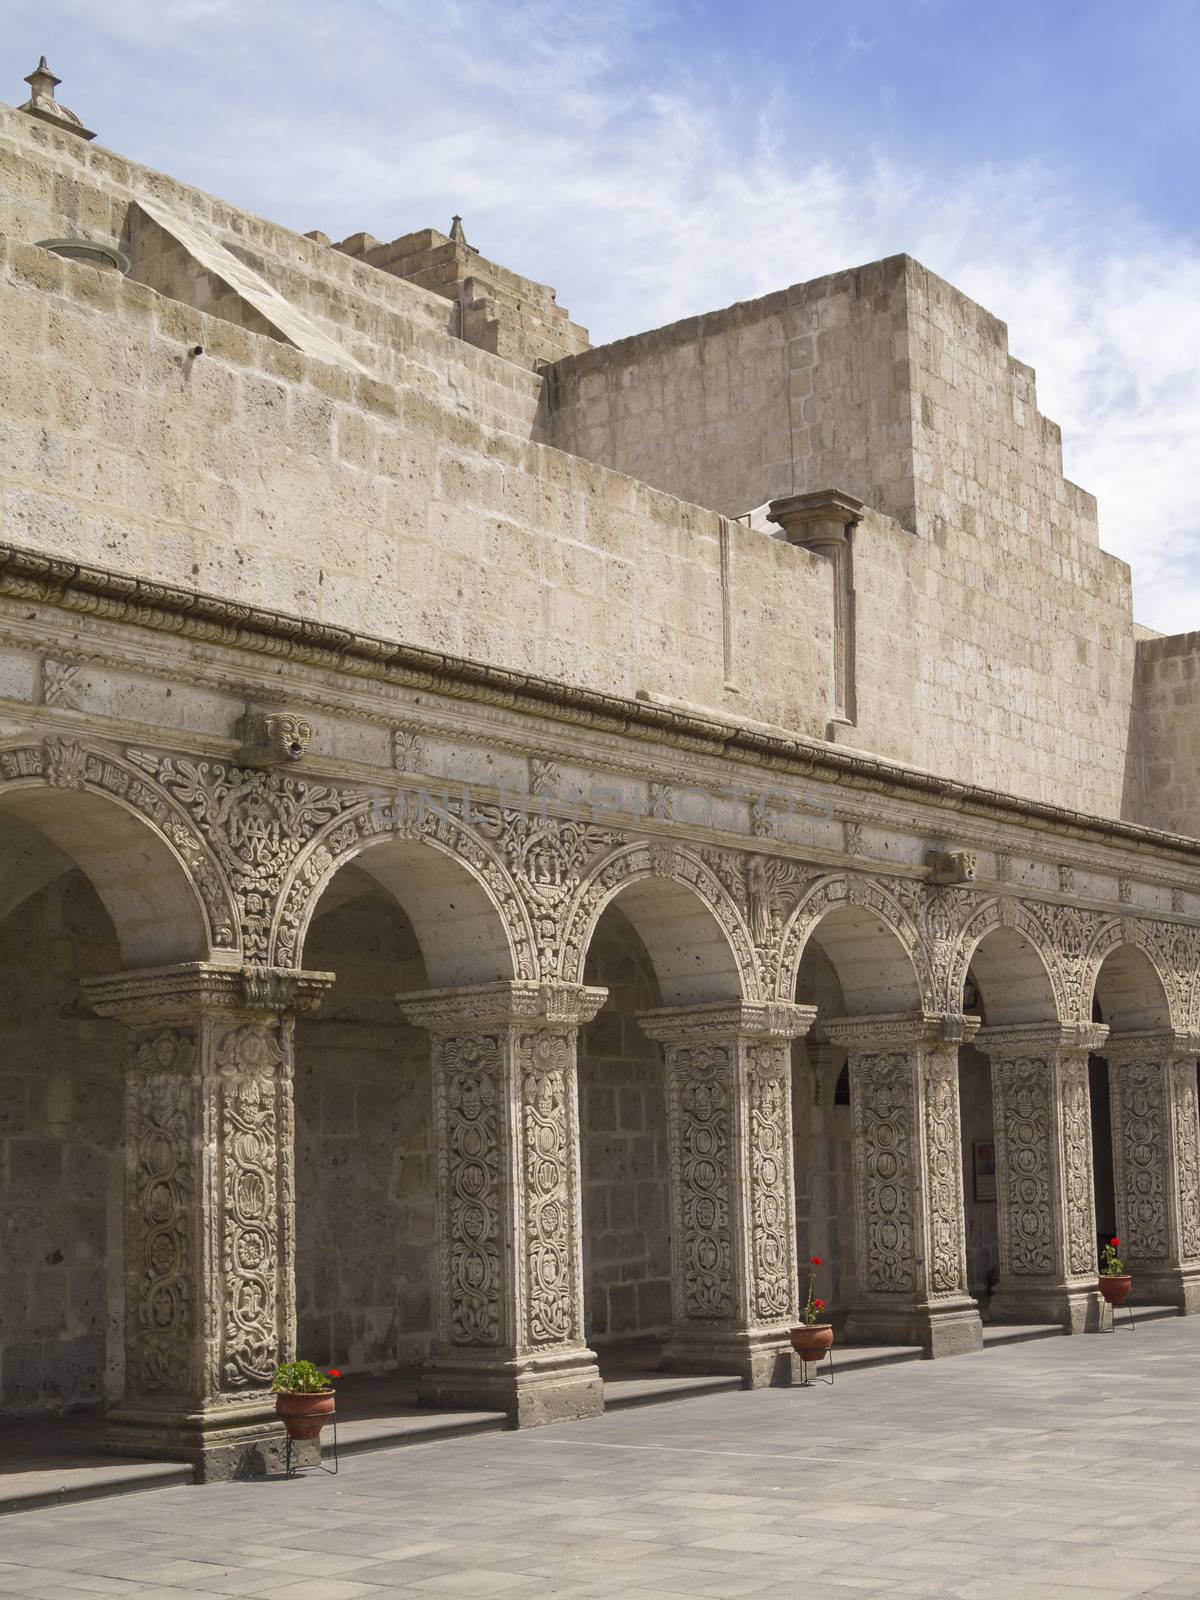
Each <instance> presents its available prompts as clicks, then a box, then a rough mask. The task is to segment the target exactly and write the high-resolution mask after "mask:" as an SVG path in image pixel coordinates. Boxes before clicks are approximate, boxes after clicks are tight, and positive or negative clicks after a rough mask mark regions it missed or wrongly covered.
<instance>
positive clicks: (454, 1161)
mask: <svg viewBox="0 0 1200 1600" xmlns="http://www.w3.org/2000/svg"><path fill="white" fill-rule="evenodd" d="M606 994H607V991H606V990H604V989H587V988H583V987H581V986H579V985H575V984H567V983H545V984H538V983H530V982H505V983H492V984H486V985H483V986H481V987H480V988H476V989H439V990H428V991H426V992H425V993H423V994H419V995H405V996H404V998H403V1000H402V1002H401V1004H402V1007H403V1010H404V1013H405V1015H406V1016H407V1017H408V1018H409V1019H410V1020H411V1021H413V1022H415V1023H416V1024H417V1025H418V1026H419V1027H422V1028H428V1030H429V1032H430V1034H431V1036H432V1051H433V1085H434V1129H435V1137H436V1141H437V1151H438V1260H439V1266H438V1275H439V1293H438V1322H437V1337H436V1341H435V1344H434V1346H433V1349H432V1351H431V1353H430V1358H429V1361H428V1363H427V1365H426V1368H425V1372H424V1374H423V1378H422V1386H421V1392H422V1399H423V1400H425V1401H426V1402H427V1403H429V1404H431V1405H454V1406H468V1407H475V1408H481V1409H488V1408H491V1409H496V1410H505V1411H507V1412H508V1413H509V1415H510V1416H511V1417H512V1418H513V1420H514V1421H515V1422H516V1424H517V1425H518V1426H519V1427H533V1426H536V1425H538V1424H540V1423H545V1422H566V1421H569V1420H571V1419H572V1418H574V1417H590V1416H595V1415H596V1414H598V1413H599V1412H601V1411H603V1409H604V1391H603V1386H602V1384H601V1381H600V1374H599V1371H598V1369H597V1367H596V1357H595V1355H594V1354H593V1353H592V1351H590V1350H589V1349H588V1347H587V1345H586V1344H585V1342H584V1334H583V1328H584V1320H583V1248H582V1232H581V1203H580V1169H579V1099H578V1090H577V1083H576V1034H577V1031H578V1029H579V1027H580V1026H581V1024H583V1023H585V1022H590V1021H591V1019H592V1018H593V1017H594V1016H595V1015H596V1013H597V1011H599V1009H600V1007H601V1006H602V1005H603V1003H604V1000H605V997H606Z"/></svg>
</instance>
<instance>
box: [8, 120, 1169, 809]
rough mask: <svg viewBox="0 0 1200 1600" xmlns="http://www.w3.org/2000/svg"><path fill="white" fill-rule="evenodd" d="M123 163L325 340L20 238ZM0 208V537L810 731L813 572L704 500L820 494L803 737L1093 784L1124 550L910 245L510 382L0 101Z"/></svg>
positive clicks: (285, 237)
mask: <svg viewBox="0 0 1200 1600" xmlns="http://www.w3.org/2000/svg"><path fill="white" fill-rule="evenodd" d="M139 195H141V196H142V197H143V198H144V199H145V200H146V201H147V203H148V204H151V205H153V207H154V208H155V213H156V215H159V216H164V215H165V216H167V217H168V221H169V216H170V215H171V214H175V215H178V216H179V217H182V218H184V219H185V220H186V221H187V222H188V224H189V226H194V227H200V228H203V229H206V230H208V232H210V233H211V235H212V237H213V238H214V239H215V240H217V241H218V243H219V244H220V246H221V247H222V248H223V249H227V250H229V251H231V252H232V253H233V254H234V255H236V256H237V257H238V259H239V261H242V262H244V263H245V264H246V266H247V268H248V270H252V271H254V272H255V273H258V274H259V275H260V276H261V277H262V279H263V281H264V283H266V284H267V285H268V287H269V288H271V289H272V291H274V292H277V293H278V294H280V295H282V296H284V297H286V299H287V300H288V301H289V302H290V303H292V304H294V305H295V306H296V307H298V308H299V309H301V310H302V311H303V312H304V313H305V315H306V316H308V317H311V318H313V319H315V322H316V323H319V325H320V328H321V330H322V333H323V336H324V337H327V338H328V339H329V340H330V341H332V342H333V343H334V344H336V343H337V342H338V341H340V343H341V345H342V346H343V347H344V348H345V350H346V353H347V363H346V364H342V363H341V362H340V361H338V360H336V359H334V360H319V359H317V358H316V357H315V356H313V355H311V354H305V353H304V352H303V351H302V350H300V349H298V348H296V347H295V346H294V345H292V344H288V343H285V342H283V341H282V340H281V339H278V338H273V337H270V336H268V335H266V334H264V333H261V332H259V333H256V332H253V331H250V329H249V328H247V327H246V326H239V325H237V323H236V321H231V320H228V318H227V317H214V316H208V315H204V314H202V313H200V312H198V311H196V310H194V309H192V308H189V307H188V306H187V305H185V304H183V303H181V302H180V301H178V300H175V299H172V298H168V297H166V296H165V295H161V294H156V293H154V292H152V291H151V290H149V289H148V288H147V287H146V286H145V285H142V284H139V283H137V282H134V281H129V280H122V279H120V278H119V277H118V276H117V275H116V274H114V273H106V272H102V271H99V270H97V269H95V268H92V267H89V266H85V265H81V264H78V263H72V262H63V261H61V260H59V259H58V258H56V257H53V256H50V255H48V254H47V253H46V252H45V251H41V250H38V249H37V248H36V246H35V244H34V243H33V242H32V241H36V240H37V239H38V238H44V237H49V236H54V235H61V234H63V233H65V232H68V231H71V230H72V229H80V230H85V231H89V232H94V234H95V235H96V236H97V237H103V238H112V239H116V240H123V239H126V235H127V233H128V232H129V229H130V224H129V218H130V213H131V207H132V206H133V204H134V202H135V201H136V199H137V197H138V196H139ZM0 221H2V222H3V224H4V226H5V227H6V228H8V229H9V230H12V231H13V232H14V237H12V238H10V240H9V241H8V242H7V243H6V244H5V245H4V246H3V257H4V259H3V264H2V266H3V270H2V273H0V318H2V319H3V322H4V327H5V330H6V346H7V350H6V353H7V355H8V360H7V361H6V363H5V365H4V368H3V370H0V419H2V420H0V429H2V430H3V431H2V439H0V442H2V446H3V448H2V450H0V490H2V499H0V538H5V539H9V540H11V541H12V542H13V543H15V544H21V545H31V546H33V547H34V548H36V549H40V550H44V551H46V552H48V553H53V554H56V555H60V556H63V557H65V558H67V559H75V560H79V561H83V562H95V563H96V564H98V565H105V566H110V567H115V568H118V569H121V570H124V571H128V572H131V573H132V572H136V573H139V574H142V575H145V576H148V577H151V578H153V579H155V580H158V581H162V582H165V583H170V584H175V585H178V586H180V587H183V588H195V589H200V590H206V591H210V592H214V593H216V594H218V595H223V596H227V597H230V598H234V599H237V600H245V601H249V602H250V603H254V604H258V605H263V606H266V607H268V608H270V609H272V610H279V611H284V612H289V613H293V614H297V615H300V616H305V617H312V618H315V619H318V620H321V621H325V622H329V623H334V624H336V625H338V626H342V627H346V628H350V629H353V630H356V631H361V632H366V633H370V634H375V635H379V636H382V637H385V638H390V639H396V640H403V641H405V642H408V643H412V644H415V645H420V646H425V647H428V648H431V649H434V650H439V651H445V652H447V653H451V654H454V655H456V656H465V657H469V658H475V659H481V660H487V661H488V662H490V663H492V664H494V665H497V666H500V667H504V668H509V669H513V670H515V671H518V672H520V671H530V672H535V673H537V674H539V675H542V676H544V677H547V678H551V679H554V680H558V681H561V682H563V683H565V684H573V685H580V686H586V687H588V688H592V689H599V690H602V691H604V692H608V693H613V694H618V695H624V696H633V695H638V694H642V695H659V696H664V697H666V698H668V699H673V700H676V701H683V702H686V703H687V704H689V705H693V706H699V707H703V708H706V709H709V710H711V711H713V712H716V713H718V714H720V715H723V716H726V717H729V718H731V719H734V720H757V721H763V722H767V723H772V724H776V725H780V726H783V727H785V728H787V729H789V730H791V731H794V732H796V733H799V734H802V735H809V736H813V737H817V738H824V737H826V736H827V733H828V730H829V726H830V723H829V718H830V713H831V710H832V706H831V694H830V682H831V676H832V669H831V663H832V653H833V651H832V633H833V606H832V591H831V585H830V573H829V567H828V565H827V563H826V562H825V561H824V560H823V559H822V558H821V557H819V556H816V555H814V554H812V553H811V552H808V551H805V550H800V549H794V548H791V547H788V546H786V545H785V544H784V543H783V542H782V541H780V540H778V539H775V538H772V537H770V536H768V535H767V534H764V533H762V532H759V531H757V530H752V529H750V528H748V527H745V526H743V525H740V524H734V525H731V524H728V523H726V522H725V521H724V520H723V518H722V516H721V515H718V513H724V512H732V511H743V510H745V509H747V508H748V506H751V505H756V504H760V503H761V502H762V501H763V500H765V499H766V498H768V497H769V496H770V495H772V494H775V493H783V492H786V491H787V490H788V489H790V488H793V487H794V488H796V489H797V490H802V489H806V488H816V487H837V488H841V489H847V490H850V491H851V492H853V493H856V494H858V495H859V496H860V497H861V498H862V499H863V500H865V501H866V503H867V507H868V511H867V513H866V514H865V515H864V519H863V521H862V523H861V525H860V527H859V528H858V530H857V531H856V533H855V536H854V546H855V548H854V608H853V609H854V617H853V628H854V651H853V657H854V672H855V680H856V681H855V704H856V717H855V722H854V725H853V726H851V727H849V728H842V729H841V730H839V733H838V737H839V740H840V741H841V742H844V743H847V744H851V745H855V746H858V747H860V748H862V749H864V750H866V751H868V752H870V753H872V754H876V755H880V756H884V757H887V758H889V759H893V760H896V761H900V762H903V763H907V764H912V765H915V766H918V767H923V768H927V769H929V770H932V771H935V772H938V773H940V774H943V775H945V776H948V777H951V778H959V779H963V780H968V781H973V782H975V783H979V784H983V785H987V786H991V787H994V788H996V789H999V790H1004V791H1008V792H1013V793H1016V794H1019V795H1023V796H1027V797H1030V798H1034V799H1042V800H1048V801H1052V802H1056V803H1059V804H1063V805H1067V806H1070V807H1072V808H1075V809H1080V810H1085V811H1089V812H1093V813H1096V814H1098V815H1102V816H1117V815H1120V814H1121V807H1122V799H1123V794H1124V793H1125V791H1126V787H1127V786H1126V766H1127V749H1128V741H1129V724H1130V716H1131V701H1132V690H1133V650H1134V640H1133V630H1132V623H1131V620H1130V594H1129V575H1128V570H1127V569H1126V568H1125V567H1124V566H1123V564H1122V563H1120V562H1117V561H1115V560H1114V559H1113V558H1111V557H1109V556H1107V555H1106V554H1104V552H1102V551H1101V550H1100V548H1099V545H1098V542H1097V538H1096V530H1095V515H1094V509H1095V508H1094V504H1093V502H1092V501H1091V498H1090V497H1089V496H1087V495H1085V494H1083V493H1082V491H1079V490H1077V489H1075V488H1074V486H1072V485H1070V484H1069V483H1067V482H1066V481H1065V480H1064V479H1063V477H1062V474H1061V459H1060V449H1059V440H1058V432H1057V429H1055V428H1054V426H1053V424H1050V423H1048V422H1046V421H1045V419H1043V418H1041V417H1040V415H1039V414H1038V413H1037V410H1036V398H1035V395H1034V392H1033V381H1032V373H1031V372H1030V370H1029V369H1028V368H1026V367H1023V366H1022V365H1021V364H1020V363H1019V362H1016V361H1014V360H1013V359H1012V358H1011V357H1010V356H1009V355H1008V352H1007V340H1006V335H1005V331H1004V327H1003V324H1001V323H999V322H997V321H996V319H994V318H992V317H990V316H989V315H988V314H987V313H986V312H984V311H982V310H981V308H979V307H978V306H975V305H974V304H973V303H972V302H971V301H969V300H968V299H967V298H966V297H965V296H962V295H960V294H958V293H957V291H955V290H953V289H952V288H951V287H950V286H949V285H947V284H944V283H942V281H941V280H939V279H937V278H935V277H934V276H933V275H931V274H929V273H927V272H926V271H925V270H924V269H923V268H921V267H920V266H919V265H918V264H917V263H915V262H912V261H911V260H909V258H907V257H896V258H893V259H891V260H889V261H885V262H880V263H876V264H875V265H874V266H872V267H870V268H862V269H857V270H855V271H854V272H849V273H840V274H837V275H836V276H834V277H831V278H828V279H821V280H817V281H816V282H815V283H812V284H807V285H799V286H796V287H794V288H793V289H789V290H787V291H785V292H783V293H781V294H779V295H776V296H770V297H768V298H767V299H766V300H763V301H759V302H755V303H753V304H751V305H747V306H739V307H734V308H732V310H731V311H729V312H725V313H720V314H717V315H715V316H713V317H710V318H703V319H698V320H697V321H696V322H694V323H693V324H683V325H680V326H679V327H676V328H673V329H668V330H663V331H662V332H660V333H658V334H654V335H646V336H643V337H641V338H639V339H635V340H630V341H624V342H623V343H622V344H620V345H617V346H612V347H608V349H607V350H603V349H602V350H596V351H589V352H586V353H584V354H582V355H580V356H577V357H572V358H570V359H569V360H568V361H567V362H565V363H559V364H558V366H557V367H555V368H554V369H553V370H552V372H551V375H550V377H549V379H548V380H547V387H546V394H547V397H548V402H549V401H552V402H553V404H549V403H548V404H547V406H545V407H543V409H542V410H541V411H539V397H540V396H541V392H542V382H541V380H540V379H539V378H538V377H537V375H536V374H534V373H532V372H530V371H528V370H525V369H522V368H520V367H518V366H517V365H515V364H513V363H511V362H507V361H504V360H502V359H500V358H499V357H497V356H495V355H492V354H488V353H487V352H484V351H480V350H476V349H474V348H472V347H470V346H468V345H466V344H464V343H463V341H462V340H460V339H457V338H455V337H453V335H452V332H451V331H450V330H451V325H452V324H451V321H450V320H448V318H450V319H452V315H453V312H454V307H453V306H452V305H451V304H450V303H449V302H448V301H447V300H445V299H444V298H442V297H441V296H439V295H436V294H432V293H429V292H427V291H426V290H424V289H422V288H420V287H418V286H416V285H413V284H411V283H408V282H406V281H405V280H403V279H401V278H398V277H394V276H393V275H391V274H389V273H387V272H383V271H379V270H377V269H375V268H372V267H371V266H370V265H368V264H365V263H363V262H360V261H355V260H351V259H349V258H348V257H347V256H345V255H343V254H341V253H340V252H338V251H337V250H333V249H331V248H329V247H328V246H326V245H323V244H321V243H320V242H319V241H315V240H312V239H301V238H298V237H297V236H296V235H294V234H290V233H288V231H287V230H286V229H281V228H277V227H275V226H273V225H272V224H270V223H265V222H262V221H261V220H260V219H257V218H253V217H249V216H247V215H246V214H244V213H240V212H237V211H236V210H235V209H233V208H231V207H228V206H225V205H223V204H222V203H221V202H219V201H216V200H213V199H211V198H210V197H208V196H205V195H202V194H200V193H198V192H197V191H195V190H191V189H188V188H186V186H184V185H182V184H179V183H176V182H175V181H174V180H171V179H168V178H165V177H163V176H162V175H161V174H156V173H152V172H148V171H147V170H146V169H143V168H137V167H135V166H133V165H132V164H130V163H127V162H124V161H122V160H121V158H119V157H115V156H113V155H112V154H111V153H110V152H106V151H103V150H101V149H98V148H97V147H95V146H89V145H84V144H83V143H82V141H80V140H78V139H72V138H71V137H70V136H68V135H64V134H58V133H56V132H55V131H54V130H53V129H50V128H47V127H45V126H44V125H42V124H39V123H36V122H35V121H33V119H30V118H28V117H22V116H20V115H19V114H18V113H15V112H0ZM135 254H136V252H135ZM158 259H159V261H160V264H161V263H166V262H169V261H170V260H171V259H172V258H171V253H170V252H167V253H166V254H165V255H163V256H162V257H160V258H158ZM160 270H162V271H163V273H164V276H162V277H160V278H159V279H158V281H159V282H161V283H163V284H165V285H166V286H167V287H168V288H170V289H171V290H172V291H173V292H174V293H178V294H187V293H188V292H190V291H189V289H188V283H189V282H190V281H192V276H193V275H192V274H190V273H189V272H180V273H178V274H177V275H176V276H172V275H171V273H170V272H169V271H168V270H167V268H166V267H165V266H160ZM210 303H212V304H213V305H218V306H225V305H226V298H225V297H222V296H219V295H217V296H210ZM229 303H230V304H232V302H229ZM232 315H233V313H232V311H230V312H229V316H232ZM251 320H252V319H251ZM197 344H198V345H202V346H203V349H204V354H203V356H202V357H198V358H190V357H188V355H187V351H188V349H189V348H190V347H192V346H194V345H197ZM351 362H353V363H355V364H356V365H352V364H350V363H351ZM359 369H362V370H359ZM585 390H586V393H585ZM547 428H548V429H549V430H550V437H551V438H552V439H553V440H554V441H555V443H557V444H558V445H560V446H563V447H564V448H561V449H556V448H549V447H547V446H546V445H544V444H541V443H539V442H537V441H538V439H539V438H540V437H542V435H543V433H544V431H545V430H546V429H547ZM568 451H570V452H576V453H574V454H571V453H566V452H568ZM585 456H592V457H594V458H595V459H594V460H586V459H583V457H585ZM613 469H619V470H613ZM625 471H634V472H636V473H638V474H640V475H641V477H642V478H643V479H645V480H646V481H644V482H643V481H637V480H636V479H634V478H631V477H627V476H624V475H623V473H624V472H625ZM651 485H653V487H651ZM677 495H678V496H682V497H684V498H683V499H682V500H680V499H676V498H674V496H677ZM696 500H700V501H703V502H705V503H706V504H707V505H709V506H711V507H712V508H713V509H711V510H703V509H700V508H699V506H697V505H696V504H690V503H687V502H689V501H696ZM1126 814H1127V815H1129V816H1131V817H1132V819H1133V820H1139V818H1140V815H1141V814H1140V813H1138V812H1137V811H1128V810H1127V812H1126Z"/></svg>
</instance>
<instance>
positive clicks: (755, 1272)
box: [639, 1003, 815, 1387]
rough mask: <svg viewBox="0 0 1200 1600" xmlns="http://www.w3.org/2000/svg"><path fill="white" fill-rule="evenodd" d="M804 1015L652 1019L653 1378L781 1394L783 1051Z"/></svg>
mask: <svg viewBox="0 0 1200 1600" xmlns="http://www.w3.org/2000/svg"><path fill="white" fill-rule="evenodd" d="M814 1015H815V1010H814V1008H813V1007H811V1006H796V1005H789V1004H769V1005H760V1004H753V1005H752V1004H742V1003H730V1004H724V1005H707V1006H706V1005H701V1006H681V1007H673V1008H670V1009H667V1010H662V1011H652V1012H648V1013H646V1014H644V1015H643V1016H642V1017H640V1018H639V1021H640V1022H641V1025H642V1028H643V1029H644V1030H645V1032H646V1033H647V1034H649V1036H650V1037H651V1038H652V1039H658V1040H660V1041H661V1042H662V1044H663V1045H664V1047H665V1053H666V1068H667V1098H668V1136H669V1142H670V1160H671V1194H672V1214H673V1224H674V1226H673V1234H672V1237H673V1246H674V1254H673V1264H672V1278H673V1297H674V1328H673V1332H672V1337H671V1339H670V1342H669V1343H668V1345H667V1348H666V1350H665V1351H664V1353H663V1365H664V1366H665V1367H667V1368H669V1369H671V1370H674V1371H680V1372H736V1373H737V1374H738V1375H739V1376H741V1377H742V1378H743V1379H744V1380H745V1381H746V1382H747V1383H748V1384H749V1385H751V1386H752V1387H757V1386H759V1385H762V1384H767V1383H776V1382H784V1383H786V1382H790V1381H791V1374H792V1365H793V1364H792V1357H791V1344H790V1341H789V1337H788V1333H789V1330H790V1328H791V1327H792V1326H793V1325H794V1323H795V1322H796V1320H797V1316H798V1289H797V1276H796V1202H795V1191H794V1180H793V1170H792V1095H791V1072H792V1067H791V1041H792V1040H793V1039H797V1038H800V1037H801V1036H802V1035H803V1034H804V1033H806V1032H807V1031H808V1028H809V1026H810V1024H811V1022H812V1019H813V1017H814Z"/></svg>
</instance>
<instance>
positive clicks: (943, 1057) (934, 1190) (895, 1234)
mask: <svg viewBox="0 0 1200 1600" xmlns="http://www.w3.org/2000/svg"><path fill="white" fill-rule="evenodd" d="M978 1025H979V1024H978V1021H977V1019H976V1018H974V1017H964V1016H962V1015H959V1014H957V1013H950V1014H945V1015H935V1014H931V1013H923V1014H921V1015H919V1016H918V1015H913V1016H891V1017H888V1016H879V1017H850V1018H841V1019H838V1020H834V1021H830V1022H827V1023H826V1024H825V1028H826V1031H827V1033H828V1034H829V1038H830V1040H831V1041H832V1042H833V1043H834V1044H835V1045H840V1046H842V1047H843V1048H844V1049H845V1050H846V1052H847V1056H848V1063H849V1068H850V1103H851V1114H852V1119H853V1139H854V1186H855V1201H856V1218H855V1221H856V1229H857V1259H858V1289H857V1296H856V1300H855V1304H854V1307H853V1309H852V1311H851V1315H850V1318H849V1320H848V1322H847V1332H848V1333H849V1334H850V1335H851V1336H852V1337H855V1338H862V1339H871V1340H886V1341H887V1342H890V1343H896V1344H921V1345H924V1346H925V1348H926V1350H927V1351H928V1352H929V1354H930V1355H935V1356H936V1355H953V1354H957V1353H959V1352H961V1351H966V1350H978V1349H979V1348H980V1347H981V1345H982V1342H983V1332H982V1327H981V1324H980V1320H979V1310H978V1307H977V1306H976V1304H975V1302H974V1300H973V1299H971V1297H970V1295H969V1294H968V1292H967V1254H966V1223H965V1220H964V1215H963V1188H962V1134H961V1127H960V1120H959V1104H958V1047H959V1045H960V1044H964V1043H967V1042H969V1040H970V1039H971V1037H972V1036H973V1034H974V1033H975V1030H976V1029H977V1027H978Z"/></svg>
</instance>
